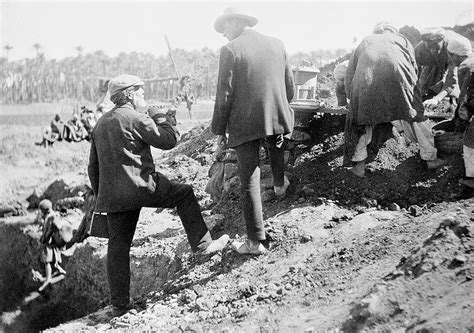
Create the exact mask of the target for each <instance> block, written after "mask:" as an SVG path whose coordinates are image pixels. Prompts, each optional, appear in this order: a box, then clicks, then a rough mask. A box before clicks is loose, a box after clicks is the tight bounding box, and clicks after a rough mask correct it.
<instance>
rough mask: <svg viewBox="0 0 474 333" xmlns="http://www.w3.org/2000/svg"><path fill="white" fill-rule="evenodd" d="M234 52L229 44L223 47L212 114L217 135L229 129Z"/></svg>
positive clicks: (212, 124)
mask: <svg viewBox="0 0 474 333" xmlns="http://www.w3.org/2000/svg"><path fill="white" fill-rule="evenodd" d="M234 66H235V64H234V54H233V52H232V50H231V49H230V48H229V47H228V46H223V47H222V48H221V53H220V57H219V74H218V76H217V92H216V102H215V104H214V113H213V115H212V122H211V129H212V133H214V134H216V135H224V134H225V132H226V130H227V122H228V120H229V115H230V109H231V106H232V101H233V85H232V79H233V77H234Z"/></svg>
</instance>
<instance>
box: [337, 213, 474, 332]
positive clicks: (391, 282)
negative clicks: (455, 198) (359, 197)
mask: <svg viewBox="0 0 474 333" xmlns="http://www.w3.org/2000/svg"><path fill="white" fill-rule="evenodd" d="M443 215H444V217H442V216H441V215H438V216H437V217H436V220H437V223H439V226H438V228H437V229H436V230H435V232H434V233H433V234H432V235H431V236H430V237H429V238H427V239H426V240H425V241H424V242H423V243H422V244H420V245H419V246H417V247H416V248H415V249H413V250H412V252H411V254H410V255H409V256H408V257H402V259H401V261H400V263H399V264H398V265H397V267H396V269H395V270H394V271H393V272H391V273H390V274H389V275H387V276H386V277H385V278H384V281H381V282H380V283H378V284H377V285H376V286H375V287H374V288H373V289H372V290H371V291H370V292H369V293H368V294H367V295H366V296H365V297H363V298H362V299H361V300H360V301H358V302H356V303H355V304H354V305H353V307H352V309H351V311H350V313H351V317H350V319H349V320H348V321H346V323H345V324H344V329H345V330H347V331H361V330H364V329H366V330H376V331H387V330H392V329H394V328H396V327H397V326H398V327H399V326H403V327H406V329H407V331H409V332H420V331H422V332H425V331H426V332H431V331H450V330H456V331H457V330H463V329H467V330H471V329H472V328H474V319H473V317H472V313H473V309H472V308H471V307H472V304H471V302H470V301H469V300H472V299H473V296H474V289H473V286H474V284H473V282H472V279H473V274H474V269H473V267H472V262H473V259H474V254H473V251H472V250H473V249H474V239H473V226H472V221H470V217H469V215H468V214H466V212H465V211H464V210H462V209H459V210H457V211H455V212H451V213H447V214H446V215H445V214H443ZM471 216H472V214H471ZM471 219H472V217H471ZM439 221H441V222H439ZM454 303H456V309H455V310H454V309H451V307H450V306H448V307H446V306H447V305H452V304H454Z"/></svg>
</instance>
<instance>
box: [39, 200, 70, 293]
mask: <svg viewBox="0 0 474 333" xmlns="http://www.w3.org/2000/svg"><path fill="white" fill-rule="evenodd" d="M39 209H40V211H39V214H38V217H37V222H39V223H41V224H42V226H43V233H42V235H41V238H40V242H41V243H43V244H44V251H43V257H42V260H43V262H44V268H45V276H44V277H43V276H42V275H41V274H39V273H38V272H36V271H33V276H34V278H35V279H36V280H38V281H40V282H42V283H43V284H42V285H41V286H40V287H39V288H38V291H39V292H42V291H43V290H44V289H45V288H46V287H47V286H48V285H50V284H55V283H57V282H59V281H61V280H62V279H64V275H65V274H66V271H65V270H64V269H63V268H62V267H61V266H60V265H59V264H60V263H61V262H62V260H61V251H62V250H63V248H64V245H65V244H66V243H65V242H64V241H63V240H62V239H61V238H60V236H59V230H58V220H59V218H60V217H59V216H58V214H57V213H56V212H55V211H54V210H53V205H52V203H51V201H49V200H48V199H44V200H42V201H41V202H40V204H39Z"/></svg>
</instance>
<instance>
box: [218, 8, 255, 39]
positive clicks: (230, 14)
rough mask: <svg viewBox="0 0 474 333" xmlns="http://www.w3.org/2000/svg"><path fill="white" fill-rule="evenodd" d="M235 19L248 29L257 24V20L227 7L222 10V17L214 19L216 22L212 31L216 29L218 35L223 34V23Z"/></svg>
mask: <svg viewBox="0 0 474 333" xmlns="http://www.w3.org/2000/svg"><path fill="white" fill-rule="evenodd" d="M235 19H236V20H239V21H242V22H245V23H246V25H247V26H249V27H253V26H254V25H256V24H257V23H258V19H257V18H256V17H253V16H250V15H247V14H244V13H242V12H240V11H239V9H237V8H233V7H229V8H226V9H224V12H223V13H222V15H221V16H219V17H218V18H217V19H216V22H215V23H214V29H216V31H217V32H218V33H223V29H224V23H225V22H226V21H229V20H235Z"/></svg>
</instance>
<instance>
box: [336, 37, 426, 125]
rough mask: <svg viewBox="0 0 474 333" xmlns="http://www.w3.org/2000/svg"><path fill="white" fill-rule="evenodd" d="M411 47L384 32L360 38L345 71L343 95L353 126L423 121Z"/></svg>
mask: <svg viewBox="0 0 474 333" xmlns="http://www.w3.org/2000/svg"><path fill="white" fill-rule="evenodd" d="M416 81H417V75H416V62H415V56H414V52H413V46H412V45H411V43H410V42H409V41H408V40H407V39H406V38H405V37H403V36H402V35H400V34H395V33H390V32H385V33H383V34H375V35H370V36H368V37H366V38H364V39H363V40H362V42H361V43H360V44H359V46H358V47H357V49H356V50H355V52H354V54H353V55H352V58H351V60H350V61H349V65H348V68H347V71H346V79H345V86H346V94H347V96H348V98H349V99H350V105H351V109H350V112H352V113H353V114H352V119H353V122H354V124H356V125H374V124H380V123H386V122H390V121H393V120H407V121H420V120H423V119H424V118H423V111H424V108H423V104H422V102H421V94H420V91H419V89H418V88H417V86H416Z"/></svg>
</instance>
